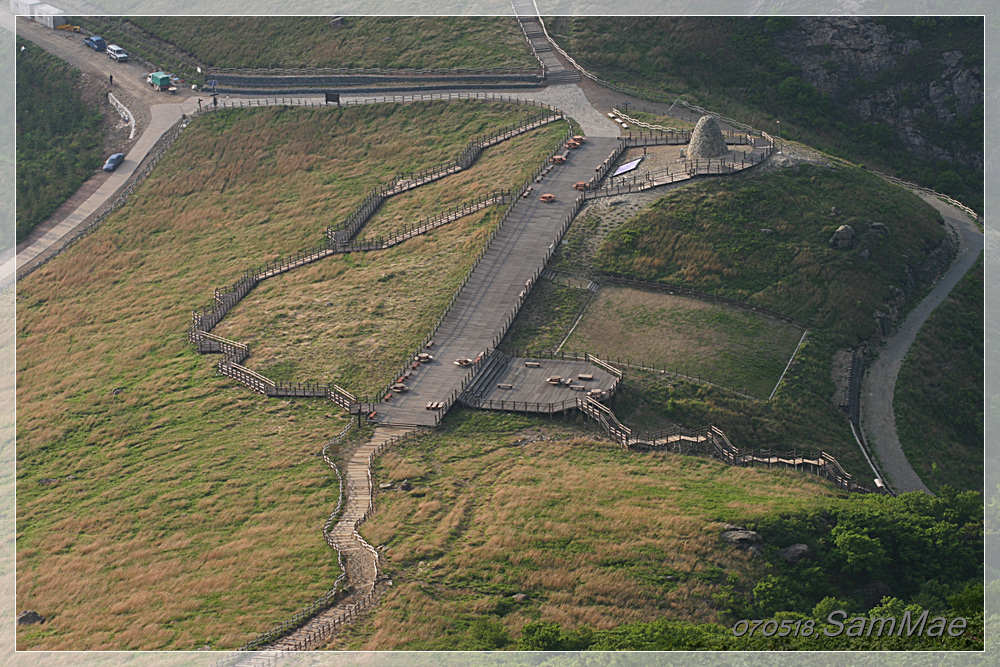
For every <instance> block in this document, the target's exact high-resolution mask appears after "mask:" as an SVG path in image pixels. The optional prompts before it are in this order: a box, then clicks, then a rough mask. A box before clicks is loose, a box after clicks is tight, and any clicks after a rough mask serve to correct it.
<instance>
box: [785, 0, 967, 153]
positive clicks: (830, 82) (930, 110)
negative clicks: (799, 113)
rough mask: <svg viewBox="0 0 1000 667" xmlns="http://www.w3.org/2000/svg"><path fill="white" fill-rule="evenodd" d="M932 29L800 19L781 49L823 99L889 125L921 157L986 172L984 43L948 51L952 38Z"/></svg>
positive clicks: (926, 24)
mask: <svg viewBox="0 0 1000 667" xmlns="http://www.w3.org/2000/svg"><path fill="white" fill-rule="evenodd" d="M904 21H909V22H910V23H909V25H906V23H904ZM933 21H934V19H904V20H891V21H889V22H888V24H887V23H885V22H883V21H881V20H879V19H874V18H857V17H847V16H830V17H813V18H800V19H798V20H796V22H795V24H794V25H793V26H792V27H790V28H789V29H787V30H786V31H784V32H783V33H782V34H781V35H780V36H778V37H777V38H776V40H775V46H777V47H778V48H779V50H780V52H781V53H782V54H783V55H784V56H785V57H786V58H787V59H788V61H789V62H791V63H792V64H794V65H795V66H797V67H798V68H799V69H800V71H801V76H802V78H803V79H804V80H806V81H807V82H808V83H810V84H812V85H813V86H815V88H816V89H817V90H818V91H819V92H820V93H821V94H822V95H824V96H827V97H829V98H831V99H833V100H834V101H836V102H839V103H840V104H841V105H843V106H846V107H847V109H848V110H850V111H851V112H853V113H855V114H857V116H859V117H860V118H861V119H863V120H866V121H876V122H880V123H884V124H885V125H887V126H888V127H889V128H891V129H892V132H893V134H894V135H895V136H896V137H897V138H898V139H899V140H901V141H902V142H904V144H905V145H906V147H907V149H908V150H909V151H910V152H911V153H912V154H913V155H914V156H915V157H918V158H921V159H927V160H942V161H945V162H954V163H956V164H958V165H962V166H965V167H969V168H972V169H982V168H983V147H982V143H981V139H982V135H981V128H982V117H983V71H982V40H981V39H980V40H979V42H978V43H976V42H969V43H968V47H967V48H966V49H964V50H960V49H949V50H945V51H942V50H941V49H942V48H947V46H949V45H944V44H941V43H939V42H941V41H942V38H944V39H947V37H948V33H946V34H945V35H940V34H937V35H934V34H931V33H930V30H931V29H933V28H934V27H935V25H934V24H933V23H930V22H933ZM921 33H923V34H924V35H926V37H925V39H924V40H921V39H919V37H920V36H922V35H921ZM951 35H952V36H953V37H954V36H955V35H954V31H951ZM977 120H978V123H977ZM977 125H978V129H979V130H980V132H979V133H977V132H975V131H974V130H975V129H977V127H976V126H977Z"/></svg>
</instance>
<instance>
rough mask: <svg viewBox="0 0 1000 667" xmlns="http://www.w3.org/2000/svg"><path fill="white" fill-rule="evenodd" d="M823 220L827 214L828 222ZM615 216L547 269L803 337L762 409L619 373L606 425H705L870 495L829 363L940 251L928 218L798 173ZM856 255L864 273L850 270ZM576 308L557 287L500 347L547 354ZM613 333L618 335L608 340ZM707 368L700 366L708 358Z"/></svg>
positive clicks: (714, 186) (866, 184)
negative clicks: (759, 311)
mask: <svg viewBox="0 0 1000 667" xmlns="http://www.w3.org/2000/svg"><path fill="white" fill-rule="evenodd" d="M832 207H836V208H837V210H838V211H839V213H837V214H836V215H831V208H832ZM624 208H627V207H626V206H624V205H622V206H612V207H601V206H594V207H592V208H590V209H587V210H585V211H584V212H583V213H582V214H581V215H580V216H579V217H578V219H577V220H576V221H575V222H574V224H573V225H572V226H571V227H570V229H569V231H568V232H567V235H566V244H565V245H564V246H562V247H561V248H560V250H559V251H557V253H556V256H555V259H554V264H553V267H552V268H554V269H556V270H558V271H560V272H562V273H564V274H572V275H576V276H577V277H580V278H584V279H586V278H590V279H593V280H595V281H596V282H598V283H600V282H601V271H602V270H603V271H605V272H610V273H616V274H623V275H625V276H629V277H633V278H641V279H645V280H652V281H662V282H666V283H670V284H681V285H686V286H689V287H693V288H695V289H698V290H701V291H705V292H709V293H713V294H721V295H725V296H729V297H731V298H734V299H737V300H741V301H747V302H750V303H752V304H755V305H760V306H764V307H767V308H770V309H773V310H776V311H778V312H780V313H783V314H786V315H790V316H793V317H796V318H798V319H801V320H804V321H806V322H807V323H809V324H810V333H809V335H808V336H807V338H806V339H805V342H804V344H803V345H802V347H801V348H800V349H799V351H798V353H797V355H796V358H795V361H794V362H793V363H792V365H791V366H790V368H789V369H788V372H787V374H786V375H785V378H784V380H783V382H782V385H781V386H780V387H779V389H778V391H777V393H776V394H775V397H774V399H773V400H771V401H763V402H762V401H754V400H749V399H746V398H743V397H740V396H738V395H736V394H734V393H732V392H730V391H727V390H724V389H721V388H715V387H708V386H704V385H701V384H693V383H689V382H685V381H680V380H677V379H675V378H672V377H670V376H664V375H662V374H658V373H648V372H642V371H636V370H630V369H627V370H626V371H625V384H624V388H623V390H622V392H621V393H620V395H619V396H618V397H616V398H615V399H614V401H613V403H612V404H613V407H614V409H615V411H616V413H617V414H618V416H619V417H620V418H621V419H622V420H623V421H624V422H625V423H627V424H629V425H630V426H633V427H636V428H639V429H641V430H656V429H659V428H663V427H666V426H668V425H670V424H682V425H685V426H689V427H695V426H701V425H704V424H714V425H716V426H718V427H719V428H722V429H723V430H724V431H725V432H726V434H727V435H728V436H729V438H730V440H731V441H732V442H733V443H734V444H735V445H736V446H738V447H773V448H775V449H779V450H789V451H790V450H793V449H796V450H800V451H815V450H817V449H820V450H823V451H826V452H828V453H831V454H833V455H834V456H836V457H837V459H838V460H839V461H840V463H841V464H842V465H843V466H844V468H845V469H846V470H847V471H848V472H850V473H851V474H853V475H854V476H855V478H856V479H857V480H858V481H859V482H860V483H862V484H868V485H870V484H871V483H872V473H871V471H870V469H869V467H868V465H867V463H866V462H865V460H864V458H863V456H862V455H861V453H860V451H859V449H858V446H857V444H856V443H855V441H854V438H853V436H852V435H851V431H850V428H849V427H848V424H847V421H846V419H845V418H844V414H843V412H842V411H841V410H840V409H839V408H838V406H837V405H836V404H835V402H834V395H835V393H836V391H837V389H836V385H835V381H834V377H833V373H832V362H831V360H832V358H833V356H834V354H835V353H836V352H837V350H838V349H842V348H843V347H846V346H852V345H856V344H858V342H859V341H860V340H862V339H863V338H865V337H867V336H870V335H872V334H873V333H874V331H875V325H876V321H875V317H874V313H875V312H876V311H879V310H881V309H884V308H885V305H884V303H883V300H884V299H886V298H889V297H891V296H893V295H894V294H895V292H894V290H893V289H892V287H893V286H899V285H904V284H905V282H904V281H905V279H906V267H912V266H916V265H918V264H919V263H920V262H921V261H922V260H923V258H925V257H926V255H927V253H928V252H929V250H930V249H931V248H932V247H933V246H934V245H936V244H937V243H938V242H939V241H940V240H941V239H942V238H943V235H944V231H943V228H942V226H941V225H940V223H939V222H938V216H937V213H936V212H935V211H934V210H933V209H931V208H930V207H928V206H926V205H925V204H924V203H923V202H921V201H920V200H919V199H917V198H916V197H913V196H911V195H909V194H908V193H906V192H905V191H903V190H900V189H898V188H894V187H890V186H888V185H887V184H885V183H884V182H882V181H881V180H880V179H877V178H875V177H873V176H871V175H870V174H868V173H866V172H865V171H863V170H860V169H845V168H839V169H830V168H824V167H819V166H814V165H808V164H800V165H799V166H798V167H796V168H794V169H783V170H780V171H770V172H758V173H749V174H746V175H745V176H740V177H736V178H722V179H713V180H703V181H700V182H696V183H693V184H690V185H687V186H684V187H681V188H678V189H675V190H673V191H669V192H668V193H667V194H666V195H665V196H663V197H662V198H660V199H658V200H655V203H654V204H652V205H649V206H646V207H645V208H640V209H638V210H637V212H636V213H634V214H631V215H630V214H628V213H620V212H618V211H619V210H620V209H624ZM869 222H871V223H876V222H882V223H883V224H885V226H886V229H887V233H886V234H885V235H884V236H883V235H881V234H880V233H879V232H878V231H877V230H876V229H871V228H869V227H868V223H869ZM841 224H850V225H852V226H853V227H854V228H855V230H856V231H857V233H858V234H857V239H858V240H857V243H856V244H855V245H854V246H853V247H851V248H847V249H837V250H835V249H833V248H831V247H830V246H829V243H828V240H829V238H830V236H831V235H832V233H833V232H834V231H835V230H836V229H837V227H839V226H840V225H841ZM762 229H770V230H772V231H771V232H763V231H761V230H762ZM601 239H604V240H603V241H602V240H601ZM865 250H867V251H868V252H869V253H870V255H869V258H868V259H867V260H865V259H862V251H865ZM584 284H585V282H584ZM544 285H545V284H544V283H543V286H544ZM586 294H587V293H586V292H585V291H583V290H575V289H573V288H569V287H563V286H551V287H549V288H546V289H545V290H540V291H538V293H537V294H535V293H533V294H532V295H531V296H530V297H529V299H528V303H527V305H526V308H525V312H524V313H523V315H522V316H521V317H519V318H518V321H517V322H516V323H515V326H514V329H513V331H514V336H515V337H516V338H515V340H514V342H512V343H511V345H515V344H516V345H517V346H522V347H537V348H544V347H554V346H555V345H558V344H559V342H560V341H561V340H562V339H563V337H564V336H565V335H566V334H567V333H568V332H569V329H570V328H571V327H572V325H573V323H574V322H575V321H576V317H577V314H578V312H579V308H580V307H581V306H582V305H583V303H584V301H583V299H584V296H585V295H586ZM904 308H905V306H904ZM598 315H599V314H598ZM588 317H590V316H589V315H588ZM595 318H596V319H595ZM595 318H592V319H594V326H595V327H597V333H599V334H600V336H602V337H603V339H607V340H616V341H617V342H616V343H615V344H616V345H617V344H618V343H619V342H621V341H624V340H626V339H628V337H629V336H632V335H634V334H635V333H636V332H635V331H633V330H632V329H634V327H633V328H629V327H627V326H623V325H621V324H613V323H608V322H605V323H604V327H603V328H601V320H600V318H599V317H596V316H595ZM585 319H586V318H585ZM578 328H579V327H578ZM682 329H683V327H682ZM731 329H732V324H731V323H726V322H723V321H721V320H718V321H715V320H712V321H706V322H702V325H701V326H700V328H695V327H691V330H690V331H689V332H688V331H681V332H679V333H677V334H673V335H665V334H664V332H663V331H660V330H659V329H655V330H654V329H650V330H649V333H648V336H647V342H646V343H645V344H644V343H643V342H642V341H640V342H639V343H638V346H639V348H641V349H642V350H644V351H645V353H647V354H648V352H649V351H650V350H653V349H658V348H661V347H665V349H667V350H669V351H670V353H671V354H679V353H680V352H681V351H683V350H684V349H689V348H692V346H696V345H697V344H698V343H699V341H701V340H702V339H703V338H705V337H706V336H717V335H722V334H725V333H726V332H727V331H730V330H731ZM619 330H628V331H629V333H628V334H627V335H625V336H620V337H617V338H616V335H615V332H616V331H619ZM573 335H574V337H575V336H576V335H577V334H576V333H574V334H573ZM663 339H666V341H664V340H663ZM796 340H797V339H796ZM577 347H578V346H577ZM567 349H570V347H567ZM590 351H592V352H596V353H601V352H606V351H605V350H590ZM716 352H717V355H718V360H715V361H713V363H716V364H720V363H723V362H725V361H726V356H725V350H724V349H718V350H716ZM689 356H690V357H691V359H690V360H689V361H690V362H691V363H694V361H695V357H694V356H693V354H692V355H689ZM738 356H739V358H738V359H736V358H733V359H730V361H732V363H733V364H734V366H733V368H734V369H736V372H737V373H738V375H739V376H740V377H745V378H750V377H753V376H754V374H755V373H756V374H759V369H758V368H757V365H756V362H755V359H757V356H759V355H748V354H742V355H738ZM707 358H708V359H712V356H711V354H710V353H709V354H708V356H707ZM786 360H787V359H786ZM678 366H679V364H678ZM694 367H695V366H692V368H694ZM670 370H678V371H680V372H682V373H684V372H685V371H684V369H682V368H680V367H678V368H676V369H670ZM778 372H779V373H780V370H779V371H778ZM695 374H696V375H698V373H695ZM706 375H707V374H706ZM707 379H709V380H712V379H713V378H712V377H711V376H709V377H708V378H707ZM746 384H749V383H746ZM772 386H773V385H772ZM739 388H743V387H739ZM768 393H770V392H769V391H768ZM765 397H766V395H765Z"/></svg>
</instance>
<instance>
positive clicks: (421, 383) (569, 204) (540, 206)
mask: <svg viewBox="0 0 1000 667" xmlns="http://www.w3.org/2000/svg"><path fill="white" fill-rule="evenodd" d="M618 147H619V142H618V140H617V139H592V140H588V141H587V142H586V143H584V144H583V146H581V147H580V148H578V149H576V150H574V151H570V152H569V157H568V159H567V161H566V163H565V164H562V165H559V166H557V167H555V168H554V169H553V170H552V171H551V172H550V173H549V175H547V176H546V177H545V178H544V179H543V180H542V181H541V182H540V183H535V184H533V190H532V192H531V193H530V194H529V195H528V196H527V197H525V198H523V199H520V200H519V201H518V202H517V203H516V204H515V205H514V208H513V209H512V211H511V213H510V215H509V217H508V219H507V221H506V223H505V224H504V226H503V227H502V228H501V230H500V231H499V232H498V234H497V236H496V238H495V239H494V240H493V242H492V244H491V245H490V247H489V249H488V250H487V252H486V254H485V255H484V256H483V258H482V260H481V261H480V262H479V264H478V265H477V266H476V268H475V270H474V271H473V273H472V275H471V276H470V278H469V281H468V282H467V283H466V285H465V288H464V289H463V290H462V292H461V294H459V296H458V298H457V299H456V301H455V304H454V306H453V307H452V309H451V310H450V311H449V312H448V315H447V316H446V317H445V319H444V320H443V321H442V323H441V326H440V327H439V329H438V331H437V333H436V334H435V344H434V347H433V348H432V349H431V353H432V354H433V356H434V361H433V362H431V363H429V364H423V365H421V366H420V367H419V368H417V369H416V370H414V372H413V375H412V377H411V378H410V379H409V380H408V381H407V385H408V388H409V390H408V391H407V392H406V393H404V394H399V395H396V396H393V398H392V399H391V401H390V402H388V403H382V404H380V405H379V406H378V408H377V412H378V414H377V417H376V418H377V421H378V423H380V424H383V425H423V426H434V425H435V424H436V422H437V420H438V415H437V413H435V412H434V411H430V410H427V405H428V404H429V403H434V402H442V403H446V404H449V405H450V403H451V402H452V400H453V399H454V398H455V397H457V394H458V393H459V392H461V390H462V389H463V388H464V386H463V383H464V382H466V381H467V378H468V377H469V376H470V375H471V374H472V373H473V372H474V371H473V369H470V368H467V367H462V366H457V365H455V363H454V362H455V360H456V359H460V358H463V357H465V358H469V359H475V358H477V357H478V356H479V355H480V354H481V353H483V352H488V351H492V349H493V348H495V346H496V342H495V338H496V337H497V335H498V334H499V333H502V330H504V327H505V326H506V325H507V324H509V321H510V318H512V316H513V315H514V314H515V313H516V308H517V306H518V305H519V302H520V299H522V298H523V297H522V292H524V291H525V289H526V287H527V286H529V285H530V283H531V282H532V281H533V280H534V279H535V278H536V277H537V276H538V275H539V274H540V273H541V270H542V268H543V267H544V266H545V262H546V260H547V259H548V257H549V255H550V254H551V252H552V251H553V250H554V248H555V245H556V244H558V242H559V239H560V237H561V233H562V230H563V229H564V224H565V222H566V221H567V219H568V218H570V217H571V216H572V215H573V214H574V213H575V212H576V210H577V205H576V198H577V197H578V196H579V194H580V193H579V191H577V190H574V189H573V184H574V183H576V182H577V181H586V180H589V179H590V178H592V177H593V175H594V170H595V169H596V168H597V167H599V166H600V165H601V164H602V163H603V162H604V161H605V160H606V159H607V157H608V156H609V155H610V154H612V153H613V152H615V150H616V149H617V148H618ZM543 193H553V194H555V195H556V201H554V202H548V203H546V202H541V201H539V199H538V197H539V195H541V194H543Z"/></svg>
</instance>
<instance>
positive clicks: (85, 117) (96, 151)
mask: <svg viewBox="0 0 1000 667" xmlns="http://www.w3.org/2000/svg"><path fill="white" fill-rule="evenodd" d="M22 48H23V49H24V50H23V51H22V50H21V49H22ZM17 49H18V54H17V63H16V70H17V95H16V98H17V241H18V242H21V241H23V240H24V239H26V238H27V236H28V233H29V232H30V231H31V230H32V229H34V228H35V226H36V225H38V223H40V222H41V221H43V220H45V218H47V217H48V216H49V215H51V213H52V212H53V211H55V210H56V209H57V208H58V207H59V206H60V205H61V204H62V203H63V202H64V201H66V199H68V198H69V196H70V195H72V194H73V193H74V192H76V191H77V189H79V187H80V186H81V185H82V184H83V182H84V181H85V180H87V178H89V177H90V175H91V174H93V173H94V170H95V169H98V168H99V167H100V166H101V161H102V158H103V157H104V156H103V154H102V145H103V140H102V139H101V115H100V114H99V113H98V112H97V111H94V110H92V109H90V108H89V107H87V105H86V104H85V103H84V101H83V99H82V98H81V96H80V89H79V86H80V81H79V79H80V72H79V70H77V69H74V68H73V67H70V66H69V65H67V64H66V63H65V62H63V61H62V60H59V59H58V58H56V57H54V56H51V55H49V54H47V53H45V52H44V51H43V50H42V49H41V48H39V47H37V46H35V45H34V44H32V43H31V42H28V41H26V40H23V39H20V38H19V39H18V40H17Z"/></svg>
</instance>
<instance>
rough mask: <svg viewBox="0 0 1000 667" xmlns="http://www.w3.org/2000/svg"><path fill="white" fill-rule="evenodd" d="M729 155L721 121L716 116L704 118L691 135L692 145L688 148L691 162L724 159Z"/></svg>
mask: <svg viewBox="0 0 1000 667" xmlns="http://www.w3.org/2000/svg"><path fill="white" fill-rule="evenodd" d="M728 154H729V147H728V146H726V139H725V138H724V137H723V136H722V130H721V129H720V128H719V121H717V120H715V116H702V117H701V120H699V121H698V124H697V125H695V126H694V132H692V133H691V144H690V145H689V146H688V152H687V157H688V159H689V160H697V159H709V158H719V157H724V156H726V155H728Z"/></svg>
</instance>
